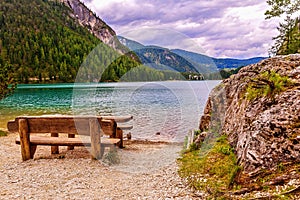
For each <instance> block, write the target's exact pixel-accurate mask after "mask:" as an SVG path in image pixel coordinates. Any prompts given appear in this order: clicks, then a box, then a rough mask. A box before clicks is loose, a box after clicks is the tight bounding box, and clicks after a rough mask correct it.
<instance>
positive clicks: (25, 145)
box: [19, 119, 31, 161]
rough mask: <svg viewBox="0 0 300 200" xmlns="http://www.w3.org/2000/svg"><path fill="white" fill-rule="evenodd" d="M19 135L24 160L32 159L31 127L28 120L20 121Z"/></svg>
mask: <svg viewBox="0 0 300 200" xmlns="http://www.w3.org/2000/svg"><path fill="white" fill-rule="evenodd" d="M19 135H20V143H21V153H22V160H23V161H26V160H29V159H30V158H31V153H30V152H31V151H30V149H31V148H30V138H29V127H28V123H27V120H26V119H20V120H19Z"/></svg>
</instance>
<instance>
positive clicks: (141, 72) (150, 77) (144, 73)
mask: <svg viewBox="0 0 300 200" xmlns="http://www.w3.org/2000/svg"><path fill="white" fill-rule="evenodd" d="M167 80H185V78H184V77H183V76H182V75H181V73H178V72H174V71H167V70H166V71H161V70H156V69H153V68H150V67H147V66H144V65H141V66H138V67H135V68H133V69H131V70H130V71H128V72H127V73H126V74H125V75H124V76H123V77H122V79H121V81H124V82H127V81H128V82H135V81H167Z"/></svg>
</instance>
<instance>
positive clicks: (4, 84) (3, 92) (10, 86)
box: [0, 59, 15, 100]
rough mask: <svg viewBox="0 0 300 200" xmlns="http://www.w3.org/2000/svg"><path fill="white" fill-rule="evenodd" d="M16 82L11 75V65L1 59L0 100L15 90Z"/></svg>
mask: <svg viewBox="0 0 300 200" xmlns="http://www.w3.org/2000/svg"><path fill="white" fill-rule="evenodd" d="M14 88H15V84H14V81H13V78H12V76H11V65H9V64H2V60H1V59H0V100H1V99H3V98H5V97H6V96H8V95H9V94H11V93H12V92H13V90H14Z"/></svg>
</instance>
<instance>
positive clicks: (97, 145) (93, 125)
mask: <svg viewBox="0 0 300 200" xmlns="http://www.w3.org/2000/svg"><path fill="white" fill-rule="evenodd" d="M89 126H90V136H91V154H92V159H94V160H98V159H101V157H102V155H101V134H100V127H99V122H98V120H97V119H96V118H91V119H90V120H89Z"/></svg>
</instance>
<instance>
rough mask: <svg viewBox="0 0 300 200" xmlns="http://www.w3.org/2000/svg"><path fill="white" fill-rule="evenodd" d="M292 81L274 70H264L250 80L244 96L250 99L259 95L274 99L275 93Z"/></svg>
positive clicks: (283, 89)
mask: <svg viewBox="0 0 300 200" xmlns="http://www.w3.org/2000/svg"><path fill="white" fill-rule="evenodd" d="M292 85H293V82H292V81H291V80H290V79H289V78H288V77H287V76H281V75H280V74H278V73H276V72H274V71H266V72H264V73H262V74H260V75H259V76H258V78H256V79H253V80H251V83H250V84H249V85H248V87H247V88H246V98H247V99H248V100H249V101H252V100H254V99H256V98H259V97H268V98H270V99H272V100H274V97H275V95H276V94H279V93H281V92H283V91H285V90H286V89H287V88H288V87H290V86H292Z"/></svg>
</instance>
